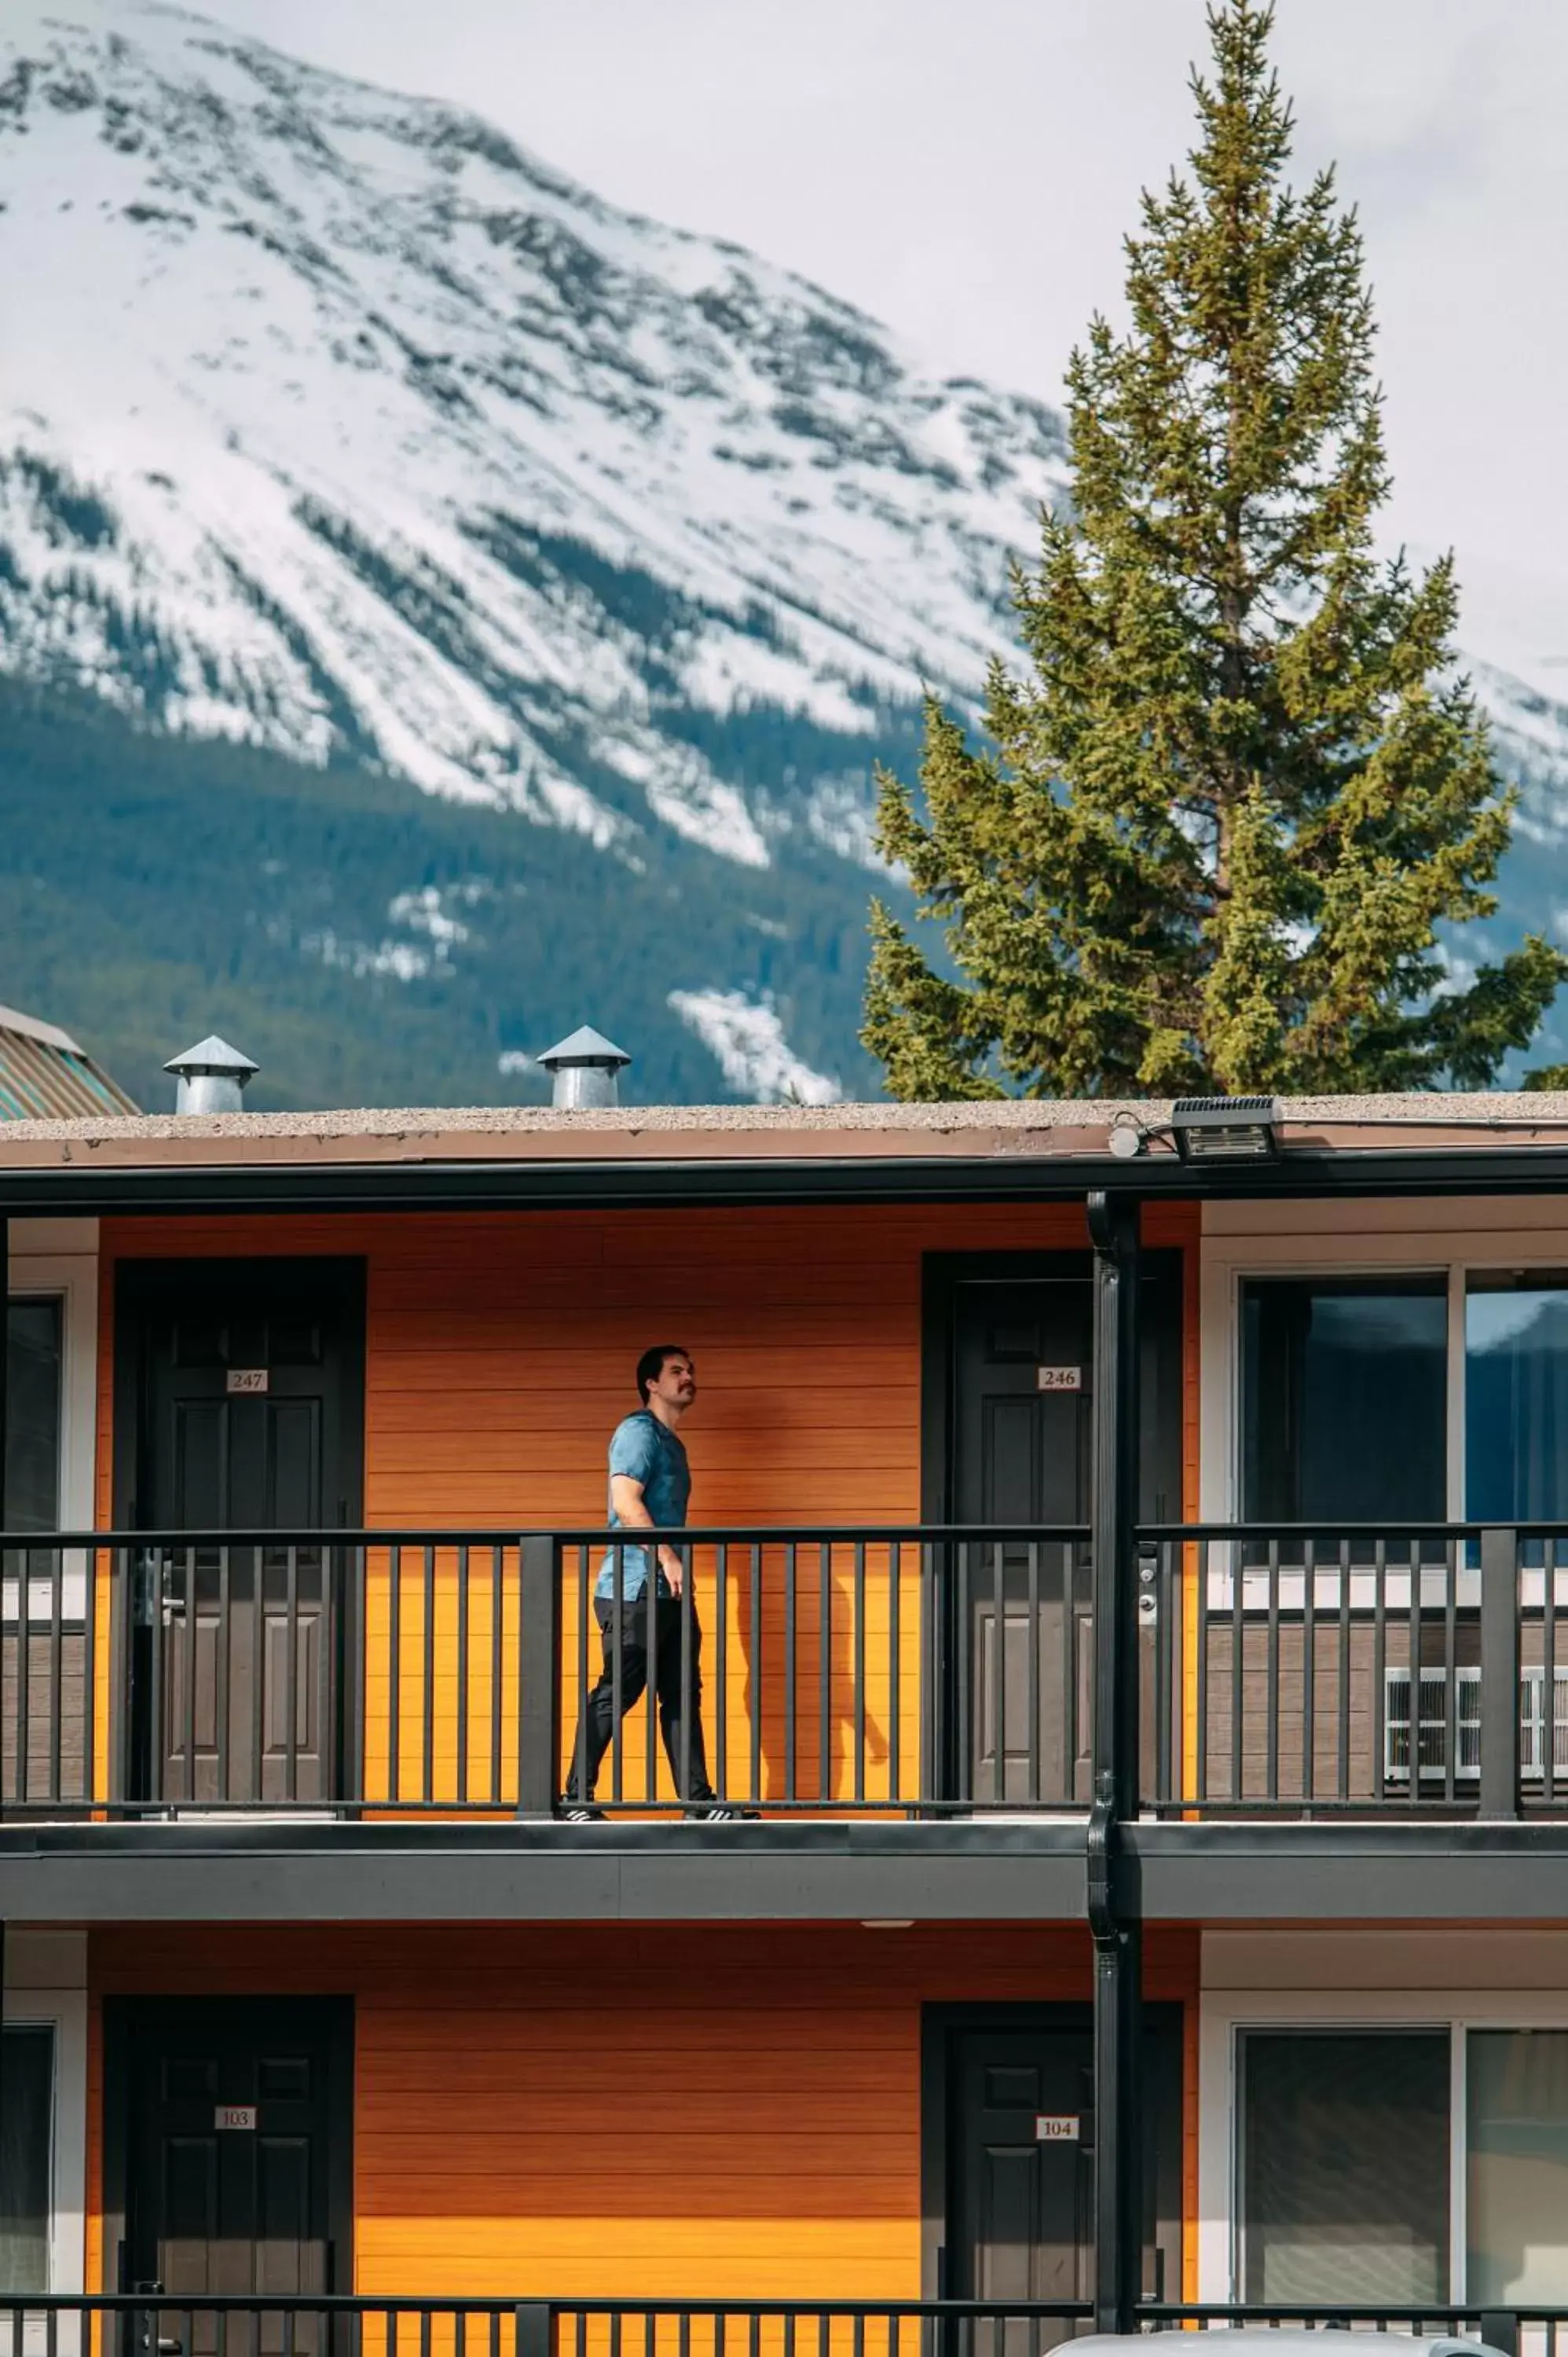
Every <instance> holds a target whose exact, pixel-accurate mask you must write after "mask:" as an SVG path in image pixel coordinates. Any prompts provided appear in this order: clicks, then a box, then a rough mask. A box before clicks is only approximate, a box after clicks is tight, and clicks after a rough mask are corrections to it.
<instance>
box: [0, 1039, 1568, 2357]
mask: <svg viewBox="0 0 1568 2357" xmlns="http://www.w3.org/2000/svg"><path fill="white" fill-rule="evenodd" d="M196 1077H197V1078H200V1077H201V1076H200V1075H197V1076H196ZM210 1077H211V1076H210V1075H209V1078H210ZM578 1077H579V1078H580V1077H581V1075H580V1074H579V1075H578ZM596 1078H601V1079H602V1075H598V1076H596ZM567 1093H570V1091H568V1092H567ZM580 1093H582V1094H585V1095H587V1096H588V1097H590V1098H592V1097H593V1096H595V1095H598V1096H600V1097H608V1096H612V1095H613V1091H611V1090H610V1089H609V1088H607V1087H606V1086H602V1085H596V1086H592V1087H588V1088H585V1090H583V1091H582V1092H580ZM204 1095H206V1096H209V1097H210V1096H213V1095H215V1096H216V1097H217V1098H218V1101H219V1102H220V1103H223V1102H224V1101H225V1098H226V1097H227V1101H228V1102H231V1103H234V1102H237V1092H236V1091H235V1090H234V1088H233V1083H232V1081H231V1080H229V1081H226V1080H224V1079H223V1077H222V1076H221V1075H219V1076H218V1077H217V1079H216V1081H215V1082H214V1085H213V1087H212V1088H211V1089H209V1090H207V1091H203V1090H202V1089H201V1088H199V1087H197V1086H196V1085H194V1084H193V1082H192V1076H191V1075H190V1073H189V1072H188V1073H187V1075H186V1087H185V1096H186V1101H187V1102H188V1103H190V1104H191V1105H192V1106H193V1107H196V1106H199V1104H200V1103H201V1102H202V1100H203V1097H204ZM0 1219H3V1222H4V1226H3V1229H0V1235H3V1238H4V1242H5V1245H6V1248H7V1264H8V1272H9V1282H8V1325H7V1349H6V1352H5V1400H4V1431H5V1457H4V1469H5V1495H4V1515H3V1519H0V1527H3V1528H4V1531H5V1539H4V1585H3V1599H0V1600H3V1620H0V1721H3V1729H0V1735H3V1739H0V1803H3V1807H0V1918H3V1921H4V1927H5V1928H4V1944H3V1956H4V2020H5V2035H4V2046H3V2060H0V2331H4V2330H9V2331H10V2333H11V2335H12V2340H11V2341H10V2343H9V2344H8V2345H9V2346H11V2347H13V2348H17V2347H20V2346H21V2345H22V2344H23V2343H26V2345H27V2347H28V2349H30V2350H33V2351H35V2352H37V2357H57V2352H58V2357H76V2353H77V2352H96V2351H102V2352H108V2351H109V2350H110V2349H111V2348H113V2349H124V2351H126V2352H130V2351H131V2350H132V2349H133V2348H134V2350H135V2351H136V2352H138V2357H140V2352H144V2351H145V2352H148V2357H231V2352H232V2357H246V2352H272V2357H328V2350H329V2349H330V2348H333V2347H337V2348H341V2349H344V2350H349V2349H351V2350H352V2351H353V2352H356V2357H359V2352H364V2357H382V2352H392V2350H394V2349H397V2350H404V2351H409V2352H417V2357H548V2352H560V2357H587V2352H590V2351H591V2352H607V2357H725V2352H728V2357H758V2352H762V2351H763V2350H765V2349H766V2350H767V2351H768V2352H782V2353H783V2357H793V2353H794V2352H799V2357H830V2352H831V2357H892V2352H896V2351H903V2352H916V2351H924V2350H927V2349H933V2350H935V2349H939V2348H940V2350H941V2351H943V2352H947V2351H949V2350H950V2351H951V2352H952V2357H1034V2352H1039V2351H1044V2350H1047V2349H1049V2348H1050V2347H1052V2346H1054V2345H1055V2344H1056V2343H1057V2342H1058V2341H1061V2340H1063V2339H1065V2338H1067V2337H1068V2336H1069V2335H1070V2334H1072V2333H1074V2332H1076V2331H1081V2330H1088V2329H1090V2324H1091V2323H1092V2322H1094V2321H1096V2320H1098V2321H1099V2322H1100V2323H1101V2324H1102V2325H1103V2324H1107V2323H1109V2324H1113V2325H1114V2324H1122V2325H1127V2324H1131V2323H1133V2322H1134V2321H1152V2320H1157V2319H1165V2320H1167V2321H1170V2320H1175V2319H1179V2317H1180V2316H1181V2315H1182V2314H1183V2313H1184V2312H1188V2313H1190V2312H1191V2311H1193V2310H1200V2311H1204V2312H1205V2314H1204V2319H1203V2320H1207V2321H1209V2322H1214V2321H1219V2320H1223V2319H1224V2318H1225V2317H1226V2316H1227V2315H1229V2316H1230V2318H1231V2319H1235V2318H1237V2317H1239V2316H1240V2315H1241V2314H1242V2313H1243V2312H1244V2313H1246V2314H1247V2315H1251V2316H1269V2315H1275V2316H1278V2315H1282V2314H1283V2315H1289V2316H1291V2317H1294V2318H1296V2319H1305V2320H1308V2321H1318V2322H1326V2321H1331V2320H1334V2319H1336V2318H1339V2319H1345V2318H1346V2317H1348V2316H1351V2315H1353V2316H1355V2317H1357V2318H1359V2319H1371V2320H1379V2319H1381V2320H1384V2321H1387V2322H1391V2323H1393V2324H1399V2325H1403V2326H1405V2327H1410V2326H1412V2325H1415V2326H1418V2327H1421V2328H1422V2329H1425V2330H1437V2329H1439V2328H1440V2327H1441V2329H1444V2330H1447V2329H1449V2327H1450V2326H1452V2327H1454V2328H1455V2329H1458V2330H1465V2331H1466V2332H1469V2333H1471V2334H1484V2337H1485V2338H1487V2340H1489V2341H1492V2342H1493V2343H1494V2344H1497V2345H1500V2346H1503V2347H1505V2348H1509V2347H1522V2348H1524V2349H1526V2350H1529V2349H1531V2348H1548V2347H1552V2346H1554V2345H1555V2334H1556V2326H1555V2324H1554V2322H1553V2319H1554V2318H1556V2317H1557V2316H1559V2315H1563V2316H1568V1100H1563V1099H1557V1098H1552V1097H1550V1096H1489V1097H1465V1096H1444V1097H1435V1096H1426V1097H1410V1098H1398V1099H1358V1100H1323V1101H1316V1102H1306V1101H1287V1102H1283V1103H1280V1104H1278V1105H1275V1104H1273V1103H1271V1102H1262V1101H1256V1100H1245V1101H1244V1100H1236V1101H1233V1102H1231V1103H1227V1104H1221V1105H1219V1107H1218V1108H1217V1109H1216V1108H1214V1107H1212V1106H1210V1107H1208V1108H1207V1109H1206V1106H1205V1105H1204V1104H1201V1103H1200V1104H1198V1105H1197V1106H1178V1107H1176V1108H1173V1107H1172V1106H1170V1105H1169V1104H1159V1105H1150V1104H1144V1105H1133V1104H1129V1105H1117V1104H1113V1103H1108V1102H1099V1103H985V1104H972V1105H942V1106H888V1105H876V1106H835V1107H831V1108H826V1109H804V1108H797V1107H777V1108H769V1109H754V1108H746V1107H738V1106H726V1107H724V1108H717V1109H715V1108H673V1109H659V1108H654V1109H642V1108H639V1109H633V1108H630V1107H625V1106H618V1105H617V1104H615V1103H601V1104H599V1105H597V1106H596V1105H594V1104H593V1103H588V1104H586V1105H584V1104H581V1103H576V1104H573V1103H567V1104H563V1105H560V1106H558V1107H553V1108H548V1109H538V1110H521V1111H519V1110H509V1111H500V1112H479V1113H469V1114H465V1113H452V1112H433V1113H407V1112H404V1113H390V1114H381V1113H363V1112H360V1113H351V1114H308V1115H305V1114H298V1115H296V1114H289V1115H261V1114H245V1113H244V1112H242V1111H238V1112H222V1111H219V1112H216V1113H214V1112H210V1111H208V1112H204V1111H201V1110H195V1109H193V1110H190V1111H188V1112H184V1113H181V1114H173V1115H167V1116H160V1117H137V1116H133V1115H129V1114H124V1115H121V1114H88V1115H86V1116H83V1117H73V1118H69V1119H30V1120H29V1119H22V1120H16V1121H13V1122H9V1123H6V1124H5V1125H0ZM664 1340H672V1341H674V1342H678V1343H680V1344H682V1345H683V1346H685V1347H686V1348H688V1349H689V1350H690V1351H691V1352H692V1354H693V1358H694V1361H695V1364H696V1369H697V1373H698V1380H699V1385H700V1392H699V1397H698V1401H697V1405H696V1407H695V1409H694V1410H693V1414H692V1415H691V1416H690V1418H689V1420H688V1422H687V1423H686V1425H685V1426H684V1430H683V1437H684V1438H685V1440H686V1442H687V1445H688V1447H689V1449H690V1454H691V1459H692V1466H693V1480H694V1490H693V1507H692V1521H691V1527H690V1528H689V1530H688V1531H686V1532H685V1533H684V1534H682V1539H681V1554H682V1562H683V1566H684V1570H685V1577H684V1579H683V1582H682V1603H681V1605H680V1606H679V1608H678V1609H677V1612H676V1620H677V1622H678V1624H679V1633H678V1637H677V1638H674V1639H671V1641H678V1642H679V1643H680V1644H681V1645H682V1647H685V1648H689V1649H691V1651H692V1652H693V1653H695V1652H696V1650H697V1648H698V1646H699V1645H700V1650H701V1677H702V1688H703V1695H702V1714H701V1717H702V1729H703V1740H704V1742H705V1748H706V1753H707V1758H708V1762H709V1765H710V1769H711V1771H712V1775H713V1781H714V1786H715V1787H716V1789H717V1792H718V1794H719V1796H720V1799H721V1801H722V1802H723V1803H727V1804H731V1805H733V1806H734V1807H736V1808H739V1809H741V1810H744V1811H745V1812H746V1813H745V1814H744V1815H741V1816H738V1817H730V1818H725V1819H723V1820H720V1821H714V1820H712V1819H710V1818H707V1817H705V1816H701V1815H695V1814H693V1813H690V1812H688V1811H687V1810H686V1809H685V1808H684V1807H683V1806H682V1797H681V1792H680V1791H679V1790H678V1789H677V1785H676V1782H675V1781H674V1779H673V1776H672V1772H671V1765H670V1763H669V1761H668V1760H666V1758H665V1757H664V1755H663V1752H662V1750H661V1749H660V1746H659V1744H658V1742H657V1740H656V1729H655V1727H653V1726H652V1725H650V1714H649V1711H648V1709H647V1707H646V1705H645V1704H643V1703H639V1704H638V1705H637V1706H636V1707H635V1708H632V1709H631V1710H629V1711H628V1715H627V1716H626V1717H625V1720H624V1723H623V1726H622V1728H621V1733H620V1737H619V1739H618V1742H617V1743H616V1744H615V1745H613V1746H612V1749H611V1752H610V1754H609V1756H608V1757H607V1759H606V1760H605V1763H604V1767H603V1770H602V1772H601V1774H600V1777H599V1781H598V1787H597V1792H596V1803H597V1805H598V1807H599V1809H600V1810H601V1812H602V1818H601V1820H600V1821H596V1822H592V1823H586V1824H576V1823H570V1822H566V1821H564V1819H563V1817H562V1815H561V1813H560V1806H559V1803H560V1796H561V1794H562V1792H563V1790H564V1785H565V1783H566V1780H567V1775H568V1770H569V1763H570V1758H571V1753H572V1745H573V1731H574V1728H575V1722H576V1717H577V1708H578V1702H579V1697H580V1695H582V1693H583V1691H584V1688H585V1684H592V1682H593V1681H594V1679H596V1677H597V1675H598V1674H599V1665H600V1631H599V1628H598V1625H597V1623H596V1619H595V1616H594V1613H593V1609H592V1607H593V1601H594V1591H595V1586H596V1580H597V1577H598V1572H599V1566H600V1564H601V1561H602V1560H603V1557H604V1554H605V1548H606V1544H607V1541H606V1537H605V1530H604V1525H605V1522H606V1516H607V1506H606V1474H605V1468H606V1449H607V1440H608V1437H609V1434H610V1432H611V1431H612V1429H613V1428H614V1426H616V1424H617V1423H618V1420H619V1419H620V1418H621V1417H622V1416H623V1415H626V1414H627V1413H628V1411H629V1410H631V1409H632V1408H634V1407H635V1406H636V1405H637V1398H636V1394H635V1390H634V1383H633V1370H634V1368H635V1365H636V1361H637V1360H638V1357H639V1353H640V1352H641V1351H643V1350H644V1348H645V1347H647V1346H648V1345H649V1344H650V1343H657V1342H660V1341H664ZM686 1739H687V1740H688V1741H689V1740H690V1738H689V1737H688V1738H686ZM688 1789H689V1788H688ZM1097 2252H1098V2259H1099V2264H1098V2266H1097V2264H1096V2255H1097ZM7 2316H8V2317H9V2319H10V2320H9V2324H8V2325H7V2324H6V2322H5V2319H6V2317H7Z"/></svg>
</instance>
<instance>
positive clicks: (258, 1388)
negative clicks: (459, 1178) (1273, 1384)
mask: <svg viewBox="0 0 1568 2357" xmlns="http://www.w3.org/2000/svg"><path fill="white" fill-rule="evenodd" d="M266 1388H267V1370H266V1368H265V1367H231V1368H230V1370H229V1376H228V1389H229V1390H230V1391H231V1392H264V1391H265V1390H266ZM1076 1388H1077V1386H1076V1385H1075V1386H1074V1389H1075V1390H1076Z"/></svg>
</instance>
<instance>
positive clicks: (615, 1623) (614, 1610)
mask: <svg viewBox="0 0 1568 2357" xmlns="http://www.w3.org/2000/svg"><path fill="white" fill-rule="evenodd" d="M610 1577H611V1579H612V1580H613V1582H614V1585H613V1587H611V1589H610V1725H611V1727H612V1730H613V1732H612V1734H611V1737H610V1797H611V1798H612V1800H615V1801H624V1800H625V1798H626V1744H625V1741H624V1739H623V1738H622V1734H621V1715H622V1712H623V1710H624V1707H625V1705H624V1702H623V1699H622V1697H623V1695H624V1692H625V1675H626V1594H625V1589H626V1548H625V1545H624V1544H622V1542H621V1541H620V1540H617V1541H616V1542H615V1544H613V1545H612V1547H611V1548H610ZM643 1609H645V1610H647V1611H650V1610H651V1609H652V1606H651V1603H649V1604H646V1605H645V1606H644V1608H643ZM582 1797H583V1798H584V1799H586V1798H587V1795H586V1793H584V1795H583V1796H582Z"/></svg>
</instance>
